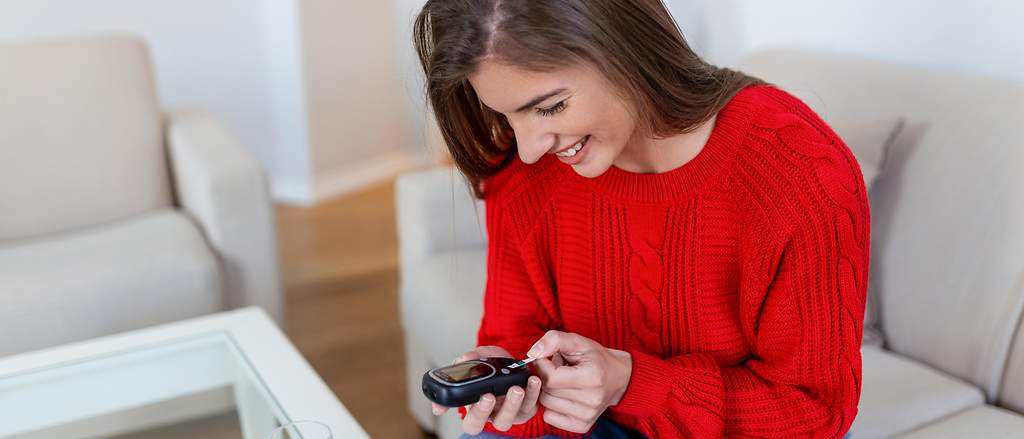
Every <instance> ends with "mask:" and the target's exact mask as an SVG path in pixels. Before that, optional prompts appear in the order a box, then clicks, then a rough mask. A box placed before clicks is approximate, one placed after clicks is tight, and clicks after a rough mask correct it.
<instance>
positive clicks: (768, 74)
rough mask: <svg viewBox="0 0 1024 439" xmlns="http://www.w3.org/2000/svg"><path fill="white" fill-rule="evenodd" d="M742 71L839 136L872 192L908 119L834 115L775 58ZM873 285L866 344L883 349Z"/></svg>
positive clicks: (759, 59) (759, 58)
mask: <svg viewBox="0 0 1024 439" xmlns="http://www.w3.org/2000/svg"><path fill="white" fill-rule="evenodd" d="M740 69H741V70H743V71H744V72H746V73H749V74H752V75H754V76H758V77H760V78H761V79H764V80H765V81H768V82H771V83H774V84H776V85H777V86H779V87H781V88H783V89H785V90H786V91H788V92H790V93H792V94H793V95H794V96H797V97H799V98H800V99H801V100H802V101H804V103H806V104H807V105H808V106H809V107H811V109H813V110H814V111H815V112H816V113H818V115H819V116H821V118H822V119H823V120H825V122H826V123H828V124H829V127H831V128H832V130H833V131H835V132H836V134H837V135H839V137H840V138H841V139H843V142H844V143H846V146H847V147H849V148H850V152H852V153H853V155H854V156H855V157H856V158H857V162H858V164H860V169H861V173H862V174H863V175H864V187H866V188H868V192H869V193H870V192H871V189H872V187H873V186H874V184H875V181H876V180H878V179H879V178H880V177H881V176H883V175H884V171H885V165H886V158H887V157H888V155H889V154H888V151H889V148H890V146H891V145H892V144H893V142H894V140H895V139H896V137H897V136H898V135H899V134H900V133H901V131H902V130H903V127H904V126H905V122H906V121H905V119H904V118H903V117H899V116H897V115H892V114H881V115H878V114H875V113H867V114H868V115H867V116H865V114H863V113H858V114H844V113H842V112H835V111H831V110H832V109H833V108H834V105H831V104H832V102H826V101H825V100H824V99H823V98H822V96H820V95H819V94H818V93H817V91H816V89H815V88H814V87H812V86H809V85H808V84H807V79H806V78H805V77H804V75H806V74H807V72H806V71H804V70H801V69H793V68H792V64H791V63H790V62H788V61H786V60H783V59H780V58H778V57H775V56H770V55H767V56H766V55H765V54H763V53H759V52H758V53H755V54H754V55H752V56H750V57H748V58H747V59H745V60H743V61H742V62H741V63H740ZM874 287H875V285H874V283H873V282H871V283H869V285H868V300H867V303H866V309H865V312H864V344H866V345H869V346H879V347H880V346H882V345H883V344H884V337H883V335H882V331H881V329H880V328H879V325H878V314H879V311H878V300H879V299H878V298H877V297H876V295H877V291H876V288H874Z"/></svg>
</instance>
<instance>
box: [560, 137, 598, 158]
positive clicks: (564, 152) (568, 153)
mask: <svg viewBox="0 0 1024 439" xmlns="http://www.w3.org/2000/svg"><path fill="white" fill-rule="evenodd" d="M588 140H590V135H589V134H588V135H586V136H584V137H583V138H582V139H580V140H577V141H576V143H574V144H572V145H570V146H568V147H566V148H563V149H561V150H559V151H558V152H555V155H557V156H559V157H565V158H569V157H573V156H575V155H576V153H578V152H580V150H581V149H583V147H584V146H586V144H587V141H588Z"/></svg>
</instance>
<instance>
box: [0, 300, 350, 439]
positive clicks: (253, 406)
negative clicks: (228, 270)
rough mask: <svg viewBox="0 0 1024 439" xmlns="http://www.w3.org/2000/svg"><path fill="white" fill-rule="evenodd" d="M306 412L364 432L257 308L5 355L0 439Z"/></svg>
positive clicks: (220, 429) (255, 436) (257, 429)
mask: <svg viewBox="0 0 1024 439" xmlns="http://www.w3.org/2000/svg"><path fill="white" fill-rule="evenodd" d="M4 336H5V337H12V336H17V335H16V334H4ZM204 420H205V421H204ZM211 420H212V421H211ZM306 420H309V421H316V422H319V423H322V424H325V425H326V426H328V427H329V428H330V430H331V433H332V434H333V437H334V438H335V439H341V438H366V437H368V436H367V434H366V432H365V431H363V429H362V428H361V427H360V426H359V424H357V423H356V421H355V420H354V419H353V418H352V416H351V415H350V414H349V412H348V411H347V410H345V406H344V405H342V404H341V402H340V401H339V400H338V398H337V397H336V396H335V395H334V393H333V392H332V391H331V390H330V389H329V388H328V387H327V385H326V384H325V383H324V382H323V380H322V379H320V377H319V376H318V375H317V374H316V372H314V371H313V368H312V367H310V365H309V363H307V362H306V360H305V359H304V358H303V357H302V355H301V354H300V353H299V352H298V350H296V349H295V347H294V346H293V345H292V344H291V342H289V341H288V338H287V337H286V336H285V335H284V333H282V332H281V330H280V329H279V328H278V326H277V325H276V324H275V323H274V321H273V320H271V319H270V317H269V316H267V314H266V313H265V312H263V310H261V309H259V308H245V309H239V310H234V311H228V312H224V313H219V314H213V315H209V316H204V317H199V318H195V319H191V320H184V321H181V322H175V323H171V324H167V325H162V326H156V327H152V328H146V329H141V330H137V331H132V332H126V333H122V334H116V335H111V336H106V337H101V338H97V339H93V340H87V341H83V342H76V343H72V344H69V345H64V346H59V347H55V348H49V349H44V350H40V351H36V352H29V353H24V354H17V355H14V356H10V357H6V358H0V438H4V439H9V438H17V439H40V438H62V439H69V438H111V437H125V438H128V437H131V438H143V437H190V438H200V437H202V438H207V437H209V438H221V437H224V438H229V437H240V438H244V439H266V438H267V437H268V435H269V434H270V433H271V431H272V430H274V429H275V428H276V427H278V426H279V425H283V424H287V423H289V422H297V421H306ZM204 425H205V426H216V428H214V427H209V428H206V427H204ZM176 428H177V429H178V430H175V429H176ZM204 428H205V429H206V430H217V431H204ZM186 431H187V433H184V432H186ZM161 432H162V433H161ZM285 437H290V436H285ZM303 439H324V438H321V437H316V438H303Z"/></svg>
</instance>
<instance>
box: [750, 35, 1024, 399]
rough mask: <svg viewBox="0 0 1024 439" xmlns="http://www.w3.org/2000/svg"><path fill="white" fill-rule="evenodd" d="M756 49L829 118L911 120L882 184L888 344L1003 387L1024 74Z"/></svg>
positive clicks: (1013, 282) (992, 389)
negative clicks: (982, 73) (992, 74)
mask: <svg viewBox="0 0 1024 439" xmlns="http://www.w3.org/2000/svg"><path fill="white" fill-rule="evenodd" d="M756 56H757V57H758V59H760V60H765V61H763V64H768V65H771V66H773V72H776V73H777V74H774V75H772V76H768V77H766V78H765V79H766V80H770V81H775V80H778V81H779V82H781V83H782V84H783V85H785V86H786V88H787V90H791V91H794V92H795V94H796V95H797V96H799V97H801V98H804V97H805V96H807V97H808V98H807V100H808V104H809V105H810V106H811V107H812V108H814V109H815V110H816V111H817V110H818V109H819V108H822V109H823V110H822V111H823V114H822V116H823V118H824V120H825V121H827V122H828V123H830V124H832V123H835V121H836V120H838V119H849V118H865V117H867V118H871V119H875V118H886V117H893V118H899V117H903V118H905V119H906V125H905V126H904V128H903V131H902V133H901V134H900V136H899V138H898V139H897V140H896V142H895V143H893V145H892V147H891V148H890V150H889V154H888V157H887V160H886V164H885V168H886V169H885V175H883V176H882V178H881V179H879V180H878V181H877V182H876V183H875V185H874V187H872V191H871V273H870V278H871V283H870V284H869V288H871V289H873V290H874V291H876V292H877V295H876V296H875V298H877V299H878V301H877V302H878V305H879V307H878V308H879V309H880V311H881V312H880V313H879V315H878V318H879V322H880V327H881V328H882V329H883V331H884V332H885V342H886V344H885V347H886V348H887V349H890V350H892V351H894V352H898V353H900V354H901V355H905V356H907V357H909V358H913V359H916V360H919V361H921V362H923V363H926V364H928V365H931V366H932V367H934V368H936V369H937V370H941V371H943V372H945V373H948V374H949V375H951V376H955V377H958V378H960V379H962V380H964V381H967V382H970V383H972V384H974V385H976V386H977V387H979V388H980V389H982V390H983V391H984V392H985V394H986V396H987V398H989V399H991V400H994V398H996V396H997V394H998V392H999V386H1000V383H1001V379H1002V376H1003V373H1004V368H1005V365H1006V362H1007V358H1008V355H1009V349H1010V344H1011V340H1012V337H1013V334H1014V331H1015V330H1016V327H1017V322H1018V319H1019V318H1020V316H1021V314H1022V312H1024V295H1022V294H1020V279H1021V278H1020V274H1021V270H1022V268H1024V264H1022V263H1021V258H1020V256H1021V255H1022V254H1024V228H1022V227H1020V226H1019V225H1020V224H1022V223H1024V203H1021V200H1022V197H1021V194H1022V193H1021V188H1024V173H1021V172H1020V169H1019V168H1020V164H1021V163H1024V148H1020V147H1019V146H1018V145H1017V143H1019V140H1017V139H1020V138H1021V137H1022V134H1024V125H1022V124H1021V123H1020V121H1021V118H1020V109H1021V108H1024V84H1022V83H1021V82H1020V81H1014V80H1009V79H998V78H985V77H977V76H967V75H964V74H957V73H951V72H937V71H929V70H925V69H921V68H916V67H913V66H908V65H899V64H893V63H886V62H881V61H877V60H870V59H865V58H863V57H859V56H853V55H850V54H844V53H823V52H817V51H809V50H795V49H793V50H790V49H777V50H762V51H759V54H758V55H756ZM766 76H767V75H766ZM939 91H941V92H939ZM815 102H820V103H822V104H824V105H823V106H816V105H817V104H815ZM1015 142H1016V143H1015Z"/></svg>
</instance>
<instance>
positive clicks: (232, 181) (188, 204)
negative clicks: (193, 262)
mask: <svg viewBox="0 0 1024 439" xmlns="http://www.w3.org/2000/svg"><path fill="white" fill-rule="evenodd" d="M166 128H167V131H166V133H167V145H168V150H169V156H170V162H171V172H172V175H173V178H174V185H175V194H176V198H177V202H178V204H179V205H180V206H181V208H182V209H183V210H185V211H186V212H188V213H189V214H191V216H192V217H193V218H195V220H196V221H197V222H198V223H199V226H200V228H201V229H202V230H203V233H204V234H205V236H206V239H207V240H208V242H209V244H210V246H211V247H212V248H213V250H214V251H215V253H216V254H217V256H218V259H219V260H220V263H221V267H222V270H223V273H224V279H225V281H224V288H225V294H226V303H227V306H228V307H229V308H238V307H243V306H249V305H256V306H260V307H262V308H263V309H264V310H266V312H267V313H268V314H270V315H271V316H272V317H273V318H274V319H275V320H277V322H278V323H283V320H284V297H283V294H282V288H281V277H280V271H279V264H278V256H277V235H276V230H275V224H274V210H273V205H272V204H271V201H270V195H269V189H268V182H267V177H266V175H265V174H264V172H263V170H262V168H261V167H260V165H259V163H258V162H257V161H256V160H255V158H253V157H252V156H251V155H250V154H248V152H247V151H246V150H245V148H244V147H243V146H242V145H241V144H239V142H238V141H237V140H236V139H235V137H234V136H232V135H231V133H230V132H228V131H227V129H226V128H225V127H224V126H223V125H221V124H220V123H219V122H217V120H216V119H215V118H214V117H213V116H212V115H211V114H210V113H208V112H205V111H202V110H188V111H180V112H174V113H171V114H169V115H167V127H166Z"/></svg>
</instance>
